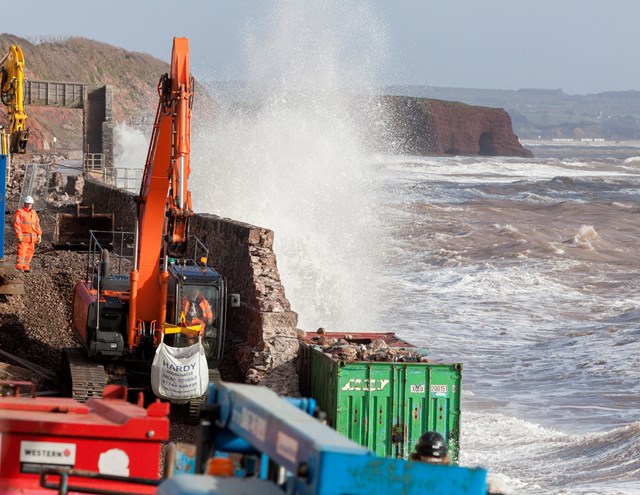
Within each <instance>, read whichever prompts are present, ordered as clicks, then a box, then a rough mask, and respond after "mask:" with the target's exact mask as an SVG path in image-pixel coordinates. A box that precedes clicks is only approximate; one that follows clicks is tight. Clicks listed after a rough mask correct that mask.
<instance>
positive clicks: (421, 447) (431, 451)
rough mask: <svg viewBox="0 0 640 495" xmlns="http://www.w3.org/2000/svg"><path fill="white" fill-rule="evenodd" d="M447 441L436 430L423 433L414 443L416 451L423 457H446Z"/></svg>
mask: <svg viewBox="0 0 640 495" xmlns="http://www.w3.org/2000/svg"><path fill="white" fill-rule="evenodd" d="M447 452H448V449H447V442H445V441H444V438H442V435H440V433H438V432H437V431H428V432H426V433H423V434H422V435H421V436H420V438H419V439H418V443H417V444H416V453H417V454H419V455H421V456H425V457H438V458H442V457H446V455H447Z"/></svg>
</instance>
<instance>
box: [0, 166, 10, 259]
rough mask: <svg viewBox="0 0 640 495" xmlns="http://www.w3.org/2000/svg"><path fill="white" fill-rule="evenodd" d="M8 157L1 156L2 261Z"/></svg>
mask: <svg viewBox="0 0 640 495" xmlns="http://www.w3.org/2000/svg"><path fill="white" fill-rule="evenodd" d="M7 156H9V155H6V154H0V177H1V178H2V186H1V187H0V212H2V228H1V229H0V260H4V223H5V220H4V212H5V210H6V207H7Z"/></svg>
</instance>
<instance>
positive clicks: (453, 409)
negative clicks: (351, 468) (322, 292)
mask: <svg viewBox="0 0 640 495" xmlns="http://www.w3.org/2000/svg"><path fill="white" fill-rule="evenodd" d="M325 335H326V336H335V335H337V334H325ZM340 335H343V334H340ZM369 335H370V334H358V335H354V334H352V335H350V338H351V339H350V340H351V341H352V342H353V341H358V340H359V339H366V338H369ZM373 335H376V334H373ZM379 335H385V336H386V337H385V338H386V340H387V343H388V345H389V347H393V346H394V345H395V346H396V347H404V348H407V347H408V345H410V344H408V343H407V342H405V341H402V340H401V339H397V338H396V337H395V336H394V335H393V334H379ZM299 365H300V369H299V371H300V377H301V387H300V388H301V392H302V393H303V395H307V396H310V397H313V398H315V399H316V401H317V402H318V405H319V407H320V409H322V410H323V411H324V412H325V413H326V415H327V421H328V423H329V425H330V426H332V427H333V428H335V429H336V430H337V431H338V432H340V433H342V434H343V435H345V436H347V437H349V438H350V439H351V440H353V441H355V442H357V443H359V444H360V445H362V446H365V447H367V448H369V449H371V450H372V451H374V452H375V453H376V455H379V456H384V457H397V458H404V459H407V458H408V457H409V455H410V453H411V452H412V450H413V448H414V446H415V444H416V442H417V441H418V438H420V435H421V434H422V433H424V432H426V431H437V432H439V433H440V434H441V435H442V436H443V437H444V438H445V439H446V440H447V443H448V446H449V455H450V457H451V460H452V462H454V463H455V464H457V462H458V456H459V445H460V400H461V383H462V364H459V363H455V364H442V363H429V362H380V361H346V360H340V359H336V358H335V357H333V356H332V355H330V354H329V353H325V352H323V350H322V348H321V347H320V346H318V345H315V344H313V343H310V342H307V343H304V344H303V345H302V346H301V352H300V361H299Z"/></svg>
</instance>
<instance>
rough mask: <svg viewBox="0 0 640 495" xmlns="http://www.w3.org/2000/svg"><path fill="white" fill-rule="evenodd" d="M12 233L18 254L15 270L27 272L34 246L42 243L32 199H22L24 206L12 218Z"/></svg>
mask: <svg viewBox="0 0 640 495" xmlns="http://www.w3.org/2000/svg"><path fill="white" fill-rule="evenodd" d="M13 231H14V232H15V233H16V238H17V239H18V254H16V270H18V271H22V272H27V273H28V272H29V271H31V269H30V268H29V265H30V264H31V258H32V257H33V251H34V250H35V247H36V244H40V241H42V229H41V228H40V218H38V214H37V213H36V212H35V210H34V209H33V198H32V197H31V196H27V197H26V198H24V205H23V206H22V208H20V209H19V210H18V211H16V214H15V215H14V216H13Z"/></svg>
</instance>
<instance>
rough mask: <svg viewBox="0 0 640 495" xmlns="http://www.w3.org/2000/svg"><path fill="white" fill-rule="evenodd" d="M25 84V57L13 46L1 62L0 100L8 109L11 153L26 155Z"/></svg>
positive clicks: (17, 47)
mask: <svg viewBox="0 0 640 495" xmlns="http://www.w3.org/2000/svg"><path fill="white" fill-rule="evenodd" d="M24 84H25V78H24V55H23V54H22V49H21V48H20V47H19V46H17V45H11V46H10V47H9V51H8V52H7V53H6V54H5V55H4V57H3V58H2V60H1V61H0V98H1V99H2V103H4V104H5V105H6V106H7V109H8V112H7V119H8V121H9V135H10V151H11V153H24V152H25V151H26V149H27V140H28V138H29V130H28V129H26V127H25V122H26V120H27V114H26V113H25V111H24Z"/></svg>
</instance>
